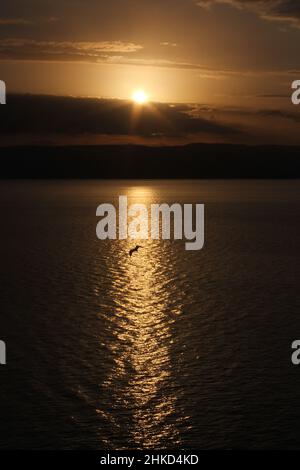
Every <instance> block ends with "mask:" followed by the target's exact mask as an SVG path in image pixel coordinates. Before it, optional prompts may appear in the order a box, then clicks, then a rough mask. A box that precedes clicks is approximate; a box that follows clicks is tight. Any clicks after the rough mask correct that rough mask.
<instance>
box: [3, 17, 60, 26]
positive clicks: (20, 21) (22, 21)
mask: <svg viewBox="0 0 300 470" xmlns="http://www.w3.org/2000/svg"><path fill="white" fill-rule="evenodd" d="M56 21H59V18H57V17H55V16H50V17H48V18H39V19H36V20H33V19H28V18H0V26H1V25H2V26H22V25H23V26H26V25H34V24H40V23H54V22H56Z"/></svg>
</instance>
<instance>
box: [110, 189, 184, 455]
mask: <svg viewBox="0 0 300 470" xmlns="http://www.w3.org/2000/svg"><path fill="white" fill-rule="evenodd" d="M127 195H128V197H129V198H130V202H141V199H143V201H144V203H146V204H147V202H152V201H153V199H154V197H155V195H154V194H152V193H151V190H150V189H149V188H144V187H136V188H131V189H130V191H128V193H127ZM135 242H136V243H137V244H141V245H142V246H143V249H141V250H139V252H138V253H135V254H134V255H133V256H132V257H129V256H128V251H129V249H130V248H132V246H134V245H135ZM116 243H118V249H116V250H115V252H114V256H113V257H111V260H110V263H111V264H110V267H111V273H112V282H111V288H110V292H109V297H110V298H111V299H112V300H113V308H112V309H111V311H110V316H111V317H110V323H111V331H112V336H113V339H110V341H109V342H108V349H109V350H110V353H111V354H112V355H113V367H112V368H111V370H110V373H109V375H108V376H107V378H106V380H105V382H104V384H103V388H104V393H106V394H110V397H111V403H112V405H111V407H112V416H117V417H118V418H117V420H118V423H116V422H115V419H114V418H113V420H114V421H112V422H114V424H115V425H116V426H117V427H118V429H119V428H122V429H123V430H126V433H127V434H128V435H127V440H128V442H130V443H131V445H132V447H135V448H155V447H158V446H164V445H167V443H169V444H170V443H172V444H173V445H178V444H179V433H178V430H177V428H176V425H175V424H174V422H173V421H172V419H171V417H172V415H173V414H174V411H175V407H176V401H177V397H176V394H175V393H174V392H173V391H172V390H173V387H172V384H171V381H172V363H171V356H170V348H171V345H172V324H173V322H174V321H175V320H174V315H170V313H168V312H169V311H170V308H169V303H170V295H172V289H171V288H170V286H169V287H168V288H167V289H165V288H164V286H165V285H168V284H169V283H170V279H169V276H170V270H171V272H172V263H171V262H170V261H169V262H168V260H167V255H166V253H165V251H164V246H163V245H162V244H160V242H159V241H152V240H134V241H132V240H130V239H127V240H124V241H118V242H116ZM174 313H177V314H178V313H180V307H179V308H178V311H177V312H176V311H175V312H174Z"/></svg>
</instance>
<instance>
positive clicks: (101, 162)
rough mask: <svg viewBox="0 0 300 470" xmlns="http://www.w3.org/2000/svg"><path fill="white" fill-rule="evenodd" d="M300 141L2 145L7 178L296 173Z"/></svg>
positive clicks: (274, 176) (0, 164) (281, 176)
mask: <svg viewBox="0 0 300 470" xmlns="http://www.w3.org/2000/svg"><path fill="white" fill-rule="evenodd" d="M299 160H300V147H297V146H247V145H225V144H189V145H185V146H178V147H147V146H139V145H105V146H48V147H47V146H15V147H0V168H1V170H0V178H2V179H12V178H16V179H19V178H20V179H23V178H25V179H27V178H42V179H43V178H45V179H52V178H55V179H69V178H74V179H93V178H101V179H106V178H107V179H114V178H115V179H126V178H130V179H154V178H155V179H198V178H199V179H201V178H203V179H204V178H205V179H221V178H222V179H297V178H299V177H300V172H299Z"/></svg>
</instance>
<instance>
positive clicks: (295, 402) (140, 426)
mask: <svg viewBox="0 0 300 470" xmlns="http://www.w3.org/2000/svg"><path fill="white" fill-rule="evenodd" d="M119 195H127V196H128V198H129V202H130V203H131V202H143V203H146V204H151V203H155V202H156V203H162V202H167V203H172V202H179V203H185V202H186V203H188V202H193V203H204V204H205V246H204V248H203V250H201V251H198V252H187V251H185V249H184V242H182V241H167V240H166V241H159V240H157V241H150V240H149V241H143V243H142V245H143V246H144V248H143V249H142V250H140V251H139V253H138V254H135V255H134V256H133V257H132V258H130V257H129V256H128V250H129V249H130V248H131V247H132V246H134V245H135V243H134V242H132V241H130V240H125V241H99V240H97V238H96V231H95V230H96V224H97V221H98V219H97V218H96V208H97V206H98V205H99V204H100V203H103V202H113V203H115V204H117V198H118V196H119ZM0 211H1V228H0V231H1V244H0V261H1V263H0V339H2V340H4V341H5V342H6V345H7V362H8V364H7V365H6V366H1V367H0V431H1V434H0V436H1V439H0V447H1V448H20V449H24V448H26V449H41V448H42V449H46V448H50V449H51V448H54V449H76V448H81V449H132V448H150V449H151V448H177V447H182V448H199V449H203V448H205V449H210V448H300V366H299V367H296V366H293V365H292V363H291V353H292V350H291V343H292V341H294V340H295V339H300V285H299V279H300V263H299V261H300V250H299V248H300V236H299V235H300V217H299V216H300V182H299V181H288V182H287V181H283V182H280V181H183V182H174V181H152V182H150V181H103V182H102V181H84V182H79V181H77V182H76V181H61V182H56V181H52V182H42V181H35V182H32V181H26V182H21V181H20V182H16V181H12V182H0Z"/></svg>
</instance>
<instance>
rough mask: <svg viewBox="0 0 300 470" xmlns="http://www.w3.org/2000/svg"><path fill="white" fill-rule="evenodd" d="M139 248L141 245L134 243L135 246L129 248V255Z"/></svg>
mask: <svg viewBox="0 0 300 470" xmlns="http://www.w3.org/2000/svg"><path fill="white" fill-rule="evenodd" d="M139 248H143V247H142V246H141V245H136V247H135V248H132V249H131V250H129V256H132V254H133V253H134V252H135V251H136V252H137V251H138V249H139Z"/></svg>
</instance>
